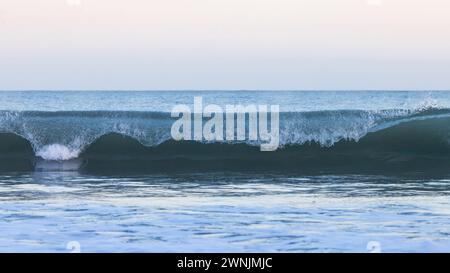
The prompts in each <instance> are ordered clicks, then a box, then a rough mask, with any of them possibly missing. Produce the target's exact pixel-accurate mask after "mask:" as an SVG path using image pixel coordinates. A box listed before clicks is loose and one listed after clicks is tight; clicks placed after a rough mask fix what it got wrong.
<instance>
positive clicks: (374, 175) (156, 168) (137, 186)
mask: <svg viewBox="0 0 450 273" xmlns="http://www.w3.org/2000/svg"><path fill="white" fill-rule="evenodd" d="M195 97H201V98H202V99H203V103H204V104H205V105H206V104H215V105H218V106H220V107H223V108H225V107H226V105H230V104H233V105H235V104H241V105H250V104H253V105H279V109H280V113H279V148H278V149H277V150H276V151H272V152H261V151H260V148H259V145H260V143H258V141H250V140H236V141H210V140H208V141H206V140H195V141H175V140H173V139H172V136H171V126H172V125H173V123H174V122H175V120H176V119H175V118H173V117H171V110H172V108H173V107H174V106H175V105H180V104H184V105H188V106H192V105H193V103H194V98H195ZM449 159H450V92H434V91H421V92H412V91H352V92H347V91H301V92H300V91H4V92H0V231H1V232H0V252H71V251H80V252H449V251H450V199H449V198H448V197H449V194H450V169H449V163H448V162H449Z"/></svg>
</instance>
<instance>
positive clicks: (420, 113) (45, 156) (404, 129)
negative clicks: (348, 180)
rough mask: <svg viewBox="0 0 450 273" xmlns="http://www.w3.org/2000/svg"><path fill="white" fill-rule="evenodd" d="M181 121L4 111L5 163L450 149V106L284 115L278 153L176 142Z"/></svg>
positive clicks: (264, 158) (348, 159)
mask: <svg viewBox="0 0 450 273" xmlns="http://www.w3.org/2000/svg"><path fill="white" fill-rule="evenodd" d="M174 121H175V119H173V118H171V117H170V113H166V112H120V111H118V112H111V111H86V112H84V111H79V112H76V111H72V112H36V111H25V112H14V111H2V112H0V157H2V158H3V161H4V162H5V164H6V163H7V162H11V158H12V157H13V155H14V157H15V158H25V157H27V158H35V159H34V160H36V159H41V160H47V161H67V160H73V159H76V158H80V159H88V160H89V163H88V164H87V167H88V168H89V166H91V167H92V166H94V165H95V164H97V163H98V164H100V165H101V164H103V163H101V162H106V161H108V162H110V161H112V160H116V161H120V164H121V165H126V164H125V163H126V161H127V160H128V161H130V162H131V161H133V162H134V163H132V164H131V163H130V165H133V166H139V165H142V164H144V165H145V168H147V169H148V168H149V165H151V166H153V167H152V168H163V167H164V166H163V164H169V165H172V164H171V163H170V162H172V163H173V162H177V163H180V162H188V161H189V163H188V164H187V163H186V164H187V165H186V166H187V167H186V168H188V169H189V168H191V167H192V166H196V164H197V165H199V164H200V163H199V162H203V163H205V164H206V165H207V166H212V165H211V164H216V165H214V166H215V167H217V169H220V168H224V166H235V165H236V167H243V168H247V169H248V168H250V167H251V166H255V165H258V166H263V167H264V166H266V167H276V166H279V167H286V168H311V167H312V166H310V165H313V166H316V165H317V166H322V167H323V166H327V164H328V165H332V166H336V165H339V164H344V165H345V164H346V166H350V165H352V166H355V165H358V164H366V165H370V164H372V165H373V164H374V163H376V164H391V163H393V164H394V163H399V162H408V164H409V166H416V165H415V164H419V163H420V164H422V163H423V162H433V164H436V162H442V164H443V166H446V162H448V161H447V160H448V158H447V156H449V154H450V149H449V145H450V144H449V143H450V109H437V108H423V109H415V110H404V109H398V110H380V111H363V110H340V111H315V112H284V113H280V148H279V150H277V151H276V152H259V147H256V145H258V143H257V142H237V141H236V142H233V143H228V142H224V143H211V142H202V143H198V142H190V141H181V142H175V141H172V140H171V136H170V128H171V126H172V124H173V122H174ZM143 158H145V160H144V159H143ZM443 158H445V159H443ZM183 160H184V161H183ZM138 161H139V162H141V163H139V164H136V162H138ZM144 161H145V162H146V163H143V162H144ZM413 161H414V162H415V163H414V164H413V165H411V164H412V163H411V162H413ZM168 162H169V163H168ZM214 162H215V163H214ZM444 162H445V164H444ZM98 164H97V165H98ZM108 164H109V163H108ZM108 164H106V163H105V168H106V167H107V166H108ZM118 164H119V163H118ZM183 164H185V163H183ZM183 164H181V165H183ZM376 164H375V165H376ZM394 165H395V164H394ZM438 165H439V164H438ZM0 169H1V168H0Z"/></svg>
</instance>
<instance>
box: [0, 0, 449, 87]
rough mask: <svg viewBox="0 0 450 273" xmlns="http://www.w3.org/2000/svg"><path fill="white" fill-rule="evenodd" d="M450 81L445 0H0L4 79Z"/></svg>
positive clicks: (94, 83)
mask: <svg viewBox="0 0 450 273" xmlns="http://www.w3.org/2000/svg"><path fill="white" fill-rule="evenodd" d="M24 89H25V90H26V89H33V90H37V89H44V90H47V89H51V90H61V89H70V90H82V89H116V90H117V89H122V90H124V89H138V90H158V89H184V90H186V89H222V90H223V89H300V90H314V89H320V90H325V89H330V90H349V89H358V90H361V89H364V90H368V89H394V90H395V89H419V90H420V89H425V90H431V89H447V90H448V89H450V1H448V0H0V90H24Z"/></svg>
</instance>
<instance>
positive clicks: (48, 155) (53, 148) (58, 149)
mask: <svg viewBox="0 0 450 273" xmlns="http://www.w3.org/2000/svg"><path fill="white" fill-rule="evenodd" d="M79 154H80V151H79V150H73V149H70V148H68V147H66V146H64V145H61V144H50V145H46V146H44V147H42V148H41V149H39V151H37V153H36V155H37V156H40V157H42V158H43V159H45V160H69V159H73V158H77V157H78V155H79Z"/></svg>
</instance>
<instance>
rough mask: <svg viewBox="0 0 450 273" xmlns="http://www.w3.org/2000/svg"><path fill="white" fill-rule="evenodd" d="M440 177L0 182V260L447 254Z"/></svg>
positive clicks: (22, 177) (6, 178)
mask: <svg viewBox="0 0 450 273" xmlns="http://www.w3.org/2000/svg"><path fill="white" fill-rule="evenodd" d="M449 194H450V179H449V178H446V177H444V178H442V177H440V178H411V177H388V176H370V175H364V176H363V175H345V176H332V175H322V176H295V175H283V174H273V173H272V174H267V173H252V174H249V173H247V174H239V173H208V174H195V173H194V174H178V175H163V174H160V175H146V176H93V175H85V174H79V173H63V172H58V173H39V172H36V173H12V174H3V175H1V176H0V230H1V235H0V251H2V252H11V251H31V252H47V251H55V252H69V250H68V249H66V246H67V244H68V243H69V242H72V241H76V242H78V243H79V244H80V247H81V249H80V250H81V251H82V252H122V251H132V252H178V251H181V252H193V251H199V252H206V251H218V252H226V251H231V252H270V251H281V252H369V251H370V249H368V248H370V247H371V245H373V244H375V246H377V247H379V248H377V250H381V251H386V252H435V251H450V236H449V235H450V199H449V198H448V195H449Z"/></svg>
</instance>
